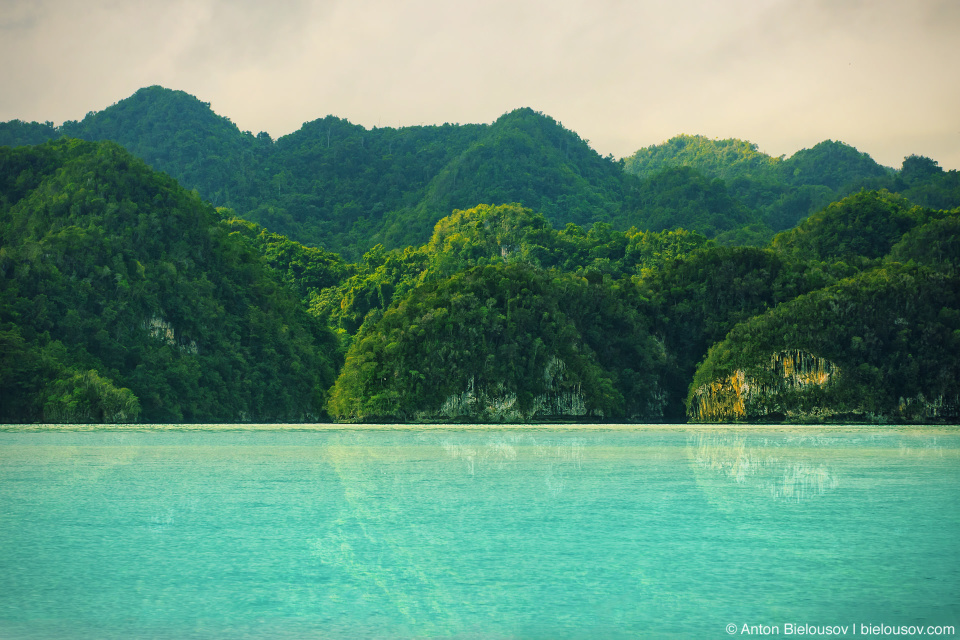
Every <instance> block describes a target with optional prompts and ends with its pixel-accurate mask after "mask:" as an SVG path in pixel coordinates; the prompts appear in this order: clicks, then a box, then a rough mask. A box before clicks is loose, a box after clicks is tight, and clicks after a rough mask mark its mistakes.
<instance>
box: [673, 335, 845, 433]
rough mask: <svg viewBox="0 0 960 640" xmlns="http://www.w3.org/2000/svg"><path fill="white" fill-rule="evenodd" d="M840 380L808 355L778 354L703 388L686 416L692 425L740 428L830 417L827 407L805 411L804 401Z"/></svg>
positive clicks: (833, 367) (830, 366)
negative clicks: (753, 423)
mask: <svg viewBox="0 0 960 640" xmlns="http://www.w3.org/2000/svg"><path fill="white" fill-rule="evenodd" d="M838 374H839V369H838V368H837V366H836V365H834V364H833V363H832V362H829V361H828V360H825V359H823V358H820V357H818V356H816V355H814V354H812V353H809V352H807V351H800V350H791V351H780V352H777V353H774V354H772V355H771V356H770V361H769V363H768V364H767V365H766V366H764V367H758V368H755V369H754V370H752V371H750V372H747V371H744V370H743V369H737V370H735V371H734V372H733V373H732V374H730V375H729V376H726V377H723V378H719V379H716V380H713V381H711V382H709V383H707V384H704V385H701V386H700V387H698V388H697V389H696V391H694V393H693V395H692V398H691V402H690V406H689V409H688V416H689V417H690V419H691V420H692V421H694V422H737V421H752V420H762V419H764V418H767V417H787V418H791V417H796V418H807V417H814V416H816V417H828V415H829V414H830V413H831V410H830V409H829V408H827V407H822V406H814V407H811V408H806V407H805V406H804V405H807V404H810V403H807V402H803V400H804V399H806V398H809V397H810V396H812V395H814V392H815V391H816V390H823V389H825V388H826V387H827V386H828V385H829V384H830V383H831V381H832V380H833V379H834V378H835V377H836V376H837V375H838Z"/></svg>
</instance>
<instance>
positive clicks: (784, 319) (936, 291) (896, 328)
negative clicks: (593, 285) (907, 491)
mask: <svg viewBox="0 0 960 640" xmlns="http://www.w3.org/2000/svg"><path fill="white" fill-rule="evenodd" d="M958 284H960V283H958V282H957V280H956V278H955V277H949V276H947V275H945V274H942V273H936V272H933V271H929V270H925V269H917V268H908V267H902V266H900V265H896V264H891V265H887V266H885V267H882V268H878V269H874V270H871V271H867V272H865V273H862V274H858V275H856V276H854V277H852V278H848V279H845V280H842V281H840V282H838V283H836V284H834V285H831V286H829V287H826V288H824V289H820V290H817V291H814V292H811V293H809V294H806V295H803V296H800V297H798V298H796V299H794V300H792V301H789V302H786V303H784V304H781V305H779V306H777V307H776V308H775V309H772V310H770V311H768V312H767V313H765V314H762V315H759V316H756V317H754V318H751V319H749V320H747V321H745V322H743V323H741V324H739V325H737V326H736V327H735V328H734V329H733V330H731V331H730V333H729V335H727V337H726V338H725V339H724V340H723V341H721V342H720V343H718V344H717V345H715V346H714V347H712V348H711V349H710V353H709V356H708V357H707V359H706V360H705V361H704V363H703V364H702V365H701V366H700V367H699V369H698V370H697V372H696V375H695V377H694V378H693V384H692V385H691V387H690V393H691V397H692V394H693V393H694V391H695V390H696V389H697V388H699V387H700V386H701V385H704V384H708V383H710V382H711V381H714V380H718V379H722V378H724V377H727V376H729V375H730V374H732V373H733V372H734V371H735V370H743V371H745V372H747V374H748V375H750V376H753V377H754V379H757V380H760V381H761V383H766V384H770V385H773V384H775V383H776V381H775V380H773V379H771V378H770V372H769V369H768V365H769V362H770V357H771V354H774V353H777V352H782V351H787V350H802V351H806V352H808V353H811V354H813V355H814V356H817V357H819V358H824V359H826V360H827V361H829V362H831V363H833V364H834V365H836V366H837V367H838V368H839V375H838V376H837V377H836V380H835V381H834V382H832V383H831V384H830V385H828V386H827V387H826V388H825V389H819V388H817V389H815V391H816V393H818V394H820V395H819V396H818V401H819V403H820V404H821V405H822V406H825V407H829V408H830V409H831V410H832V411H833V412H835V413H840V414H846V416H847V417H849V418H854V419H857V418H859V419H878V418H879V419H916V418H917V417H923V416H922V415H921V414H916V413H915V412H916V411H919V410H920V409H921V406H920V405H922V402H918V403H917V406H916V407H914V408H912V407H911V402H913V401H917V400H918V399H921V398H924V399H926V400H927V401H934V400H936V399H937V398H940V397H942V398H943V399H944V400H945V401H946V402H947V403H948V404H949V403H952V402H956V401H957V389H958V382H960V359H958V358H957V354H958V353H960V286H958ZM776 399H777V398H776V397H775V394H771V398H770V402H772V403H773V402H775V401H776ZM802 400H803V398H802V397H796V398H792V399H791V400H790V401H791V402H794V403H796V402H801V401H802ZM774 408H775V409H776V410H778V411H779V412H780V413H781V415H783V412H785V411H787V410H789V409H790V408H792V407H791V406H786V405H784V406H779V407H776V406H774Z"/></svg>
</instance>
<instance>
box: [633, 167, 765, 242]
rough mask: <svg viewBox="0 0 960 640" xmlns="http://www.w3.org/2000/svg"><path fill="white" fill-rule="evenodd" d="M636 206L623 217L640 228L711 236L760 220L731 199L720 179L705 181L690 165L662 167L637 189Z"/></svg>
mask: <svg viewBox="0 0 960 640" xmlns="http://www.w3.org/2000/svg"><path fill="white" fill-rule="evenodd" d="M637 198H638V202H639V208H638V210H637V211H636V212H634V213H631V214H630V215H629V216H627V217H626V220H627V221H628V222H629V223H630V224H632V225H635V226H637V227H639V228H641V229H648V230H650V231H663V230H667V229H678V228H680V229H689V230H691V231H697V232H700V233H703V234H704V235H706V236H708V237H711V236H715V235H717V234H718V233H722V232H724V231H730V230H733V229H738V228H740V227H743V226H745V225H752V224H757V223H759V222H760V220H759V218H758V216H757V214H755V213H754V212H752V211H750V210H748V209H747V208H746V207H745V206H744V205H743V204H742V203H741V202H740V201H738V200H737V199H735V198H733V197H732V196H731V195H730V193H729V192H728V190H727V187H726V184H724V182H723V181H722V180H720V179H714V180H708V179H707V178H705V177H704V176H703V175H702V174H700V173H698V172H697V171H695V170H694V169H692V168H690V167H676V168H669V169H664V170H663V171H661V172H660V173H656V174H654V175H652V176H650V177H649V178H647V179H646V180H645V181H644V182H643V183H642V184H641V185H640V187H639V189H638V192H637Z"/></svg>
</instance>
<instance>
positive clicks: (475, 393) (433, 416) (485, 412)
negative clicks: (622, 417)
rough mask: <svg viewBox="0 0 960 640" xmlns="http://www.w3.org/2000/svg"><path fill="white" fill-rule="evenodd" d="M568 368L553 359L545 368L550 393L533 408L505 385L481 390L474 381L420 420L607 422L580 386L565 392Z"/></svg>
mask: <svg viewBox="0 0 960 640" xmlns="http://www.w3.org/2000/svg"><path fill="white" fill-rule="evenodd" d="M565 369H566V365H565V364H564V362H563V361H562V360H560V359H558V358H553V359H552V360H551V361H550V362H548V363H547V366H546V367H545V368H544V371H543V376H544V382H545V383H546V387H547V389H549V391H547V392H546V393H542V394H540V395H538V396H537V397H536V398H534V399H533V402H532V403H530V406H528V407H526V408H521V407H520V405H519V404H518V402H517V394H516V393H514V392H512V391H510V390H509V389H507V388H505V387H504V386H503V385H502V384H497V385H487V386H481V385H477V384H476V381H475V379H474V378H471V379H470V381H469V382H468V383H467V388H466V389H464V390H463V391H462V392H461V393H457V394H453V395H451V396H449V397H447V399H446V400H444V402H443V404H442V405H441V406H440V408H439V409H438V410H436V411H420V412H418V413H417V415H416V419H417V420H421V421H431V420H475V421H477V422H528V421H530V420H549V419H556V418H583V417H587V416H592V417H596V418H598V419H602V418H603V412H602V411H590V410H589V409H588V408H587V405H586V402H585V400H584V395H583V392H582V390H581V389H580V386H579V385H577V386H575V387H573V388H572V389H561V384H560V383H561V382H562V380H563V374H564V370H565Z"/></svg>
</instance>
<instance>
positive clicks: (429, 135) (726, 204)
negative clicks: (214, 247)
mask: <svg viewBox="0 0 960 640" xmlns="http://www.w3.org/2000/svg"><path fill="white" fill-rule="evenodd" d="M61 135H67V136H71V137H76V138H81V139H85V140H92V141H96V140H112V141H115V142H117V143H119V144H121V145H122V146H124V147H125V148H126V149H127V150H129V151H130V152H131V153H133V154H135V155H136V156H138V157H140V158H142V159H143V160H145V161H146V162H147V163H148V164H149V165H150V166H152V167H153V168H155V169H158V170H161V171H164V172H166V173H168V174H170V175H171V176H173V177H174V178H176V179H177V180H178V181H179V182H180V183H181V184H182V185H183V186H184V187H186V188H187V189H196V190H197V192H198V193H199V194H200V196H201V197H202V198H204V199H205V200H207V201H209V202H211V203H212V204H214V205H215V206H227V207H230V208H231V209H233V210H234V211H235V212H236V213H237V214H238V215H240V216H242V217H243V218H245V219H248V220H252V221H255V222H258V223H260V224H263V225H264V226H266V227H267V228H269V229H270V230H271V231H273V232H277V233H282V234H284V235H287V236H288V237H290V238H292V239H295V240H297V241H300V242H303V243H305V244H309V245H316V246H322V247H324V248H326V249H328V250H331V251H335V252H338V253H340V254H342V255H343V256H344V257H346V258H348V259H357V258H359V257H360V256H361V255H362V254H363V253H364V252H365V251H366V250H368V249H370V248H372V247H373V246H375V245H377V244H382V245H384V246H385V247H386V248H388V249H389V248H402V247H404V246H408V245H412V244H419V243H422V242H425V241H426V240H427V239H428V238H429V236H430V233H431V230H432V228H433V225H434V224H436V222H437V221H438V220H440V219H441V218H442V217H444V216H446V215H449V214H450V212H451V211H453V210H454V209H465V208H469V207H473V206H476V205H477V204H481V203H489V204H502V203H511V202H516V203H519V204H521V205H524V206H527V207H530V208H531V209H534V210H536V211H539V212H542V213H544V214H545V215H546V217H547V219H548V220H549V221H550V222H551V224H553V225H554V226H555V227H557V228H562V227H563V226H564V225H566V224H567V223H570V222H573V223H576V224H578V225H581V226H585V227H589V226H590V225H591V224H593V223H595V222H606V223H610V224H611V225H613V227H614V228H616V229H622V230H626V229H628V228H630V227H633V226H635V227H637V228H638V229H640V230H650V231H660V230H666V229H675V228H684V229H688V230H691V231H698V232H701V233H703V234H705V235H707V236H708V237H716V238H718V240H719V241H720V242H721V243H724V244H754V245H762V244H764V243H765V242H767V241H768V240H769V239H770V238H771V237H772V236H773V235H774V233H775V232H776V231H779V230H783V229H788V228H791V227H793V226H794V225H796V224H797V223H798V222H799V221H800V220H802V219H803V218H804V217H806V216H807V215H809V214H810V213H813V212H815V211H817V210H819V209H821V208H822V207H824V206H826V205H827V204H828V203H830V202H832V201H834V200H836V199H839V198H840V197H843V196H844V195H847V194H848V193H851V192H853V191H856V190H859V189H860V188H862V187H867V188H886V189H888V190H890V191H894V192H899V193H903V194H905V195H906V196H907V197H908V198H910V199H911V200H912V201H914V202H916V203H918V204H922V205H924V206H930V207H937V208H949V207H953V206H957V205H958V204H960V177H958V174H957V172H955V171H951V172H944V171H942V170H941V169H940V168H939V167H938V166H937V165H936V162H934V161H932V160H930V159H927V158H918V157H911V158H908V159H907V160H906V161H905V163H904V167H903V169H902V170H901V171H899V172H896V171H894V170H892V169H888V168H885V167H881V166H879V165H877V164H876V163H875V162H873V160H871V159H870V158H869V156H867V155H866V154H863V153H860V152H859V151H857V150H856V149H853V148H852V147H849V146H847V145H844V144H842V143H838V142H831V141H826V142H823V143H820V144H818V145H816V146H814V147H813V148H811V149H805V150H802V151H800V152H797V153H796V154H794V156H792V157H791V158H787V159H782V158H771V157H769V156H767V155H765V154H762V153H760V152H759V151H757V149H756V146H755V145H751V144H750V143H747V142H743V141H737V140H725V141H715V140H708V139H706V138H702V137H696V136H681V137H678V138H674V139H672V140H670V141H668V142H667V143H664V144H663V145H657V146H654V147H648V148H646V149H641V150H640V151H638V152H637V153H636V154H634V155H633V156H631V157H630V158H627V159H625V160H623V161H616V160H615V159H614V158H612V157H601V156H600V155H599V154H597V153H596V152H595V151H594V150H593V149H592V148H591V147H590V146H589V145H588V144H587V142H586V141H585V140H583V139H581V138H580V137H579V136H578V135H577V134H576V133H574V132H572V131H570V130H568V129H565V128H564V127H563V126H562V125H561V124H560V123H558V122H556V121H555V120H553V119H552V118H550V117H549V116H547V115H545V114H541V113H537V112H535V111H532V110H530V109H517V110H515V111H512V112H509V113H507V114H504V115H503V116H501V117H500V118H498V119H497V120H496V121H494V122H492V123H491V124H466V125H460V124H444V125H438V126H411V127H398V128H392V127H383V128H381V127H375V128H372V129H367V128H365V127H362V126H359V125H355V124H352V123H350V122H349V121H347V120H344V119H341V118H337V117H334V116H327V117H325V118H322V119H318V120H314V121H311V122H307V123H305V124H304V125H303V126H302V127H301V128H300V129H299V130H298V131H295V132H293V133H291V134H289V135H286V136H283V137H281V138H279V139H278V140H276V141H274V140H272V139H271V138H270V136H269V135H267V134H266V133H260V134H257V135H254V134H252V133H250V132H243V131H240V130H239V129H238V128H237V127H236V126H235V125H234V124H233V123H232V122H231V121H230V120H229V119H227V118H224V117H222V116H219V115H217V114H216V113H214V112H213V111H212V110H211V108H210V105H209V104H207V103H204V102H202V101H200V100H198V99H197V98H195V97H193V96H190V95H188V94H186V93H184V92H182V91H173V90H169V89H165V88H163V87H158V86H154V87H147V88H144V89H141V90H139V91H137V92H136V93H135V94H134V95H133V96H130V97H129V98H126V99H124V100H121V101H119V102H118V103H116V104H114V105H112V106H110V107H108V108H106V109H104V110H102V111H99V112H96V113H89V114H87V116H86V117H85V118H83V119H82V120H79V121H68V122H65V123H64V124H63V125H62V126H60V127H55V126H54V125H53V124H52V123H35V122H21V121H16V120H15V121H12V122H7V123H0V145H11V146H15V145H20V144H36V143H39V142H42V141H44V140H47V139H51V138H57V137H59V136H61Z"/></svg>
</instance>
